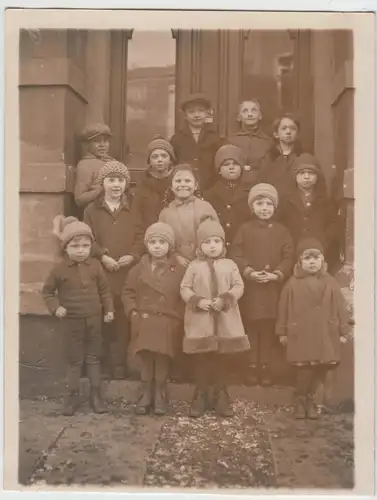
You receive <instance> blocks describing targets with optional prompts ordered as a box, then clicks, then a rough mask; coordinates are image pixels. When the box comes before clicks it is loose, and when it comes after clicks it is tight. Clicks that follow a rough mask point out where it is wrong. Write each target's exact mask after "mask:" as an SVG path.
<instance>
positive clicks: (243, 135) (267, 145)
mask: <svg viewBox="0 0 377 500" xmlns="http://www.w3.org/2000/svg"><path fill="white" fill-rule="evenodd" d="M229 142H230V143H231V144H234V145H235V146H238V147H239V148H240V149H241V150H242V151H243V153H244V156H245V171H244V175H243V177H242V182H243V184H245V185H246V186H248V187H249V188H250V187H251V186H253V185H254V184H256V182H257V180H258V177H259V170H260V166H261V161H262V160H263V159H264V158H265V157H266V155H267V153H268V152H269V151H270V150H271V149H272V148H273V145H274V143H273V140H272V138H271V137H269V136H268V135H267V134H265V133H264V132H263V130H261V129H257V130H256V131H255V132H253V133H251V132H245V131H243V130H240V131H238V132H237V133H236V134H233V135H231V136H230V137H229Z"/></svg>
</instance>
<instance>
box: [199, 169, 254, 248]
mask: <svg viewBox="0 0 377 500" xmlns="http://www.w3.org/2000/svg"><path fill="white" fill-rule="evenodd" d="M247 197H248V190H247V189H246V187H245V186H244V185H243V184H241V182H237V183H230V182H228V181H226V180H225V179H223V178H222V177H221V176H218V180H217V182H216V184H215V185H214V186H213V187H212V188H211V189H209V190H208V191H205V192H204V194H203V198H204V199H205V200H207V201H208V202H209V203H210V204H211V205H212V206H213V208H214V209H215V210H216V213H217V215H218V216H219V219H220V224H221V225H222V226H223V228H224V231H225V238H226V245H227V247H229V246H230V244H231V243H232V241H233V239H234V237H235V235H236V233H237V230H238V228H239V227H240V226H241V224H243V223H244V222H246V221H247V220H248V219H250V217H251V214H250V208H249V205H248V203H247Z"/></svg>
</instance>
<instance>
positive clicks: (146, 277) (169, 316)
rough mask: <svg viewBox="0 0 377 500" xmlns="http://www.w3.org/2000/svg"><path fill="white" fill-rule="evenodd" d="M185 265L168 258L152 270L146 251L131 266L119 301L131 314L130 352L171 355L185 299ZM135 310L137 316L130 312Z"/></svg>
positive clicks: (180, 324)
mask: <svg viewBox="0 0 377 500" xmlns="http://www.w3.org/2000/svg"><path fill="white" fill-rule="evenodd" d="M184 273H185V268H184V267H183V266H181V265H180V264H178V263H177V261H176V259H175V258H172V257H171V258H169V259H167V260H166V261H163V262H161V263H159V264H158V265H157V267H156V268H155V269H154V270H152V266H151V261H150V257H149V255H144V256H143V257H142V259H141V261H140V262H139V263H138V264H137V265H136V266H135V267H133V268H132V269H131V271H130V272H129V275H128V277H127V280H126V282H125V285H124V288H123V293H122V301H123V305H124V309H125V312H126V315H127V316H129V317H130V318H131V328H132V339H133V340H132V344H133V345H132V346H131V349H132V350H133V352H135V353H136V352H138V351H141V350H143V349H145V350H148V351H152V352H158V353H161V354H166V355H168V356H170V357H173V356H174V355H175V354H176V353H177V349H178V348H179V345H178V342H179V341H180V338H181V337H180V333H181V330H182V326H183V312H184V303H183V301H182V299H181V297H180V284H181V280H182V278H183V275H184ZM132 311H136V312H137V313H138V314H137V315H136V316H134V315H132V316H131V313H132Z"/></svg>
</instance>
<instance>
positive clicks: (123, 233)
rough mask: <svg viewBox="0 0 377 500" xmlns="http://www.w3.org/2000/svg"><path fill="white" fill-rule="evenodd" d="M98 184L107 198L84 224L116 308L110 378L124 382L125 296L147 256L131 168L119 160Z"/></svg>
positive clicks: (109, 337) (108, 349) (109, 341)
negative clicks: (132, 197)
mask: <svg viewBox="0 0 377 500" xmlns="http://www.w3.org/2000/svg"><path fill="white" fill-rule="evenodd" d="M98 183H99V184H100V185H101V186H102V189H103V194H102V195H101V196H100V197H99V198H97V199H96V200H95V201H94V202H92V203H91V204H89V205H88V206H87V207H86V209H85V211H84V221H85V222H86V223H87V224H88V225H89V226H90V227H91V229H92V231H93V235H94V238H95V244H94V245H93V256H95V257H97V258H99V259H100V260H101V262H102V264H103V266H104V268H105V271H106V275H107V278H108V281H109V284H110V289H111V292H112V294H113V300H114V306H115V321H114V322H113V323H112V324H111V325H109V328H108V329H109V330H110V331H109V332H108V333H107V334H106V335H105V345H104V350H105V360H104V361H105V364H106V365H107V371H108V372H109V375H112V376H113V377H114V378H124V377H125V373H126V354H127V352H126V351H127V344H128V321H127V319H126V317H125V314H124V310H123V305H122V301H121V293H122V288H123V283H124V281H125V279H126V277H127V274H128V271H129V269H130V267H131V266H132V265H133V264H135V263H136V261H137V260H138V259H139V256H140V255H141V254H142V252H143V247H140V241H141V242H142V238H141V235H138V234H137V230H136V228H135V222H134V217H133V215H132V213H131V210H130V207H129V203H128V199H127V194H126V193H127V189H128V187H129V184H130V175H129V172H128V169H127V167H126V166H125V165H124V164H123V163H121V162H119V161H116V160H112V161H109V162H107V163H105V164H104V165H103V166H102V168H101V170H100V172H99V176H98Z"/></svg>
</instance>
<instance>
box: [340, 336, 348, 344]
mask: <svg viewBox="0 0 377 500" xmlns="http://www.w3.org/2000/svg"><path fill="white" fill-rule="evenodd" d="M340 342H341V343H342V344H345V343H346V342H347V337H345V336H344V335H341V336H340Z"/></svg>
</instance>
